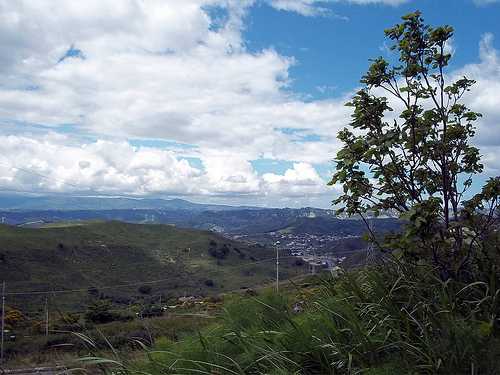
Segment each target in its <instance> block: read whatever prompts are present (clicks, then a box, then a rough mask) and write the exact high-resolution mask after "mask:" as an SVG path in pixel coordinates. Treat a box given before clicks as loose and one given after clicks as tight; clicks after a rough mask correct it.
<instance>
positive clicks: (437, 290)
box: [87, 263, 500, 375]
mask: <svg viewBox="0 0 500 375" xmlns="http://www.w3.org/2000/svg"><path fill="white" fill-rule="evenodd" d="M493 279H494V278H492V280H493ZM499 293H500V292H499V290H498V289H496V288H495V283H494V282H492V283H487V282H474V283H470V284H467V285H464V284H460V283H458V282H452V281H441V279H440V278H439V277H437V274H436V272H435V271H434V270H433V269H431V268H428V267H417V266H407V265H401V264H397V263H392V264H390V265H385V266H384V267H383V268H372V269H365V270H360V271H356V272H353V273H349V274H345V275H343V276H342V277H340V278H338V279H333V278H332V279H328V280H324V282H323V283H322V286H321V288H319V290H318V291H316V293H315V294H314V295H312V296H311V297H310V298H309V299H308V300H307V301H303V303H302V304H301V309H300V311H298V312H297V309H293V308H292V305H293V301H292V300H291V298H292V297H291V296H288V297H287V296H284V295H277V294H275V293H273V292H268V293H265V294H263V295H261V296H258V297H246V298H243V297H242V298H239V299H237V300H234V301H232V302H231V303H229V304H228V305H227V306H226V308H225V311H224V314H223V318H222V319H221V321H220V322H219V323H218V324H215V325H212V326H210V327H209V328H207V329H204V330H202V331H201V332H200V333H199V334H198V335H193V336H190V337H188V338H187V339H185V340H183V341H181V342H174V341H169V340H166V339H165V340H159V341H157V343H156V345H155V347H154V348H153V349H150V348H146V347H145V346H143V349H144V351H145V353H146V354H147V357H146V359H145V360H143V361H141V362H139V363H137V362H136V363H133V364H130V363H128V364H127V361H123V360H119V359H116V358H115V359H111V360H103V359H101V358H97V357H92V358H87V361H94V362H95V363H99V364H106V365H107V366H111V367H112V368H113V371H114V373H115V374H116V373H122V374H128V373H130V374H132V373H134V374H153V375H156V374H350V375H351V374H352V375H354V374H469V375H477V374H498V373H500V367H499V364H498V363H497V358H500V340H499V338H498V323H499V322H498V312H499V298H500V297H499ZM106 361H107V362H106ZM111 361H114V362H111Z"/></svg>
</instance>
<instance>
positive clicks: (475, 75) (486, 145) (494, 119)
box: [452, 33, 500, 174]
mask: <svg viewBox="0 0 500 375" xmlns="http://www.w3.org/2000/svg"><path fill="white" fill-rule="evenodd" d="M493 41H494V39H493V34H490V33H487V34H485V35H483V37H482V39H481V41H480V43H479V58H480V61H479V62H478V63H475V64H469V65H466V66H464V67H463V68H461V69H459V70H457V71H455V72H453V74H452V78H454V79H458V78H460V77H462V76H466V77H467V78H470V79H474V80H476V81H477V83H476V85H475V86H474V87H473V89H472V91H471V92H470V93H468V94H467V95H466V96H464V101H465V103H466V104H467V105H468V107H470V108H471V109H472V110H473V111H476V112H479V113H481V114H482V115H483V117H482V118H481V119H480V120H479V122H478V132H477V136H476V138H475V139H474V142H475V143H476V144H477V146H478V147H479V148H480V150H481V151H482V153H483V155H484V163H485V166H486V172H487V173H489V174H493V173H496V174H498V173H500V158H499V157H498V155H500V56H499V54H498V51H497V50H496V49H495V48H494V46H493Z"/></svg>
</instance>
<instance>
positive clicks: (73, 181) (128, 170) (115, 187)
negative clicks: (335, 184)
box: [0, 133, 326, 198]
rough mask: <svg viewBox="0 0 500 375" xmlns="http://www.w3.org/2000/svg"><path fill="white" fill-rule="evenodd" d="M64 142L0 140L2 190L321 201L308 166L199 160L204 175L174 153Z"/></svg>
mask: <svg viewBox="0 0 500 375" xmlns="http://www.w3.org/2000/svg"><path fill="white" fill-rule="evenodd" d="M68 141H69V140H68V138H67V137H66V136H61V135H56V134H53V133H52V134H48V135H46V136H44V137H42V138H33V137H30V138H27V137H22V136H0V176H1V177H0V189H1V190H12V191H37V192H72V193H87V194H96V193H97V194H132V195H140V196H142V195H151V194H154V195H172V196H220V195H229V196H273V197H278V196H279V197H282V198H286V197H298V196H304V195H318V194H321V193H325V192H326V189H325V184H324V181H323V180H322V179H321V178H320V176H319V175H318V174H317V172H316V171H315V169H314V168H313V167H312V166H311V165H310V164H308V163H295V164H294V165H293V168H292V169H289V170H287V171H285V173H284V174H283V175H278V174H271V173H267V174H264V175H263V176H259V175H257V173H256V172H255V171H254V169H253V168H252V165H251V164H250V163H249V162H248V161H247V160H245V159H243V158H238V157H235V156H234V155H231V154H225V153H218V154H215V153H214V154H213V155H207V156H204V157H203V159H202V163H203V168H196V167H194V166H192V165H191V164H190V163H189V161H188V160H186V159H185V158H182V157H180V156H178V155H177V154H176V153H174V152H173V151H168V150H159V149H155V148H149V147H133V146H131V145H130V144H128V143H127V142H113V141H102V140H101V141H96V142H90V143H81V144H71V143H72V142H68Z"/></svg>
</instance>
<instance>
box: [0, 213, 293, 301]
mask: <svg viewBox="0 0 500 375" xmlns="http://www.w3.org/2000/svg"><path fill="white" fill-rule="evenodd" d="M273 256H274V252H273V251H271V249H266V248H263V247H260V246H250V245H247V244H243V243H238V242H235V241H231V240H228V239H226V238H224V237H221V236H219V235H217V234H215V233H212V232H207V231H199V230H190V229H178V228H175V227H173V226H168V225H141V224H129V223H122V222H88V223H83V225H82V223H80V224H79V225H72V224H67V225H58V226H56V227H46V228H18V227H11V226H5V225H2V226H0V275H1V277H0V278H1V279H2V280H5V281H6V283H7V292H8V293H18V292H32V291H40V292H46V291H56V292H55V293H54V294H51V295H50V298H52V299H54V300H55V301H57V302H58V303H59V304H60V305H61V306H63V307H70V306H81V305H84V304H85V299H86V298H87V297H88V290H87V289H88V288H91V287H92V288H95V289H93V291H94V292H96V289H97V292H98V293H100V294H104V295H106V296H108V297H109V298H110V299H112V300H114V301H115V302H118V303H127V298H130V297H133V296H137V295H140V293H139V292H138V288H139V287H140V286H142V285H149V286H151V294H153V295H158V296H160V295H162V296H164V297H165V298H169V297H175V296H180V295H192V294H196V295H210V294H217V293H220V292H224V291H228V290H234V289H239V288H242V287H251V286H255V285H257V284H262V283H266V282H269V281H271V280H273V278H274V272H275V271H274V262H273V261H272V259H271V258H273ZM281 270H282V271H281V274H280V277H281V278H288V277H292V276H295V275H297V274H300V273H301V272H302V269H301V268H300V267H297V266H295V265H294V259H290V258H286V259H283V261H282V268H281ZM74 289H79V290H80V292H65V291H69V290H74ZM7 297H8V298H7V299H8V304H10V305H14V306H23V307H26V305H39V302H40V299H41V298H45V297H44V295H43V294H36V293H35V294H21V295H19V294H8V296H7Z"/></svg>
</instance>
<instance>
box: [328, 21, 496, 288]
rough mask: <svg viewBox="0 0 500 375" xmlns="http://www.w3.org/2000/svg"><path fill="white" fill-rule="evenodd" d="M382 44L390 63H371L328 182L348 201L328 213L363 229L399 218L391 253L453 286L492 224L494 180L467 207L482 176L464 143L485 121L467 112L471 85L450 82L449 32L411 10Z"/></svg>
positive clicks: (341, 136)
mask: <svg viewBox="0 0 500 375" xmlns="http://www.w3.org/2000/svg"><path fill="white" fill-rule="evenodd" d="M385 35H386V37H387V38H389V39H390V40H391V41H392V43H393V45H392V47H391V50H392V51H394V52H393V54H394V56H396V57H395V58H394V59H393V61H388V60H386V59H384V58H383V57H379V58H377V59H375V60H372V64H371V66H370V67H369V70H368V72H367V73H366V74H365V75H364V76H363V77H362V79H361V83H362V84H363V85H364V87H363V88H362V89H361V90H359V91H358V92H357V93H356V94H355V95H354V97H353V98H352V100H351V101H350V102H349V103H347V105H348V106H351V107H352V108H353V114H352V121H351V123H350V127H349V128H345V129H343V130H342V131H340V132H339V134H338V138H339V139H340V140H341V141H342V143H343V147H342V149H341V150H340V151H339V152H338V154H337V157H336V163H337V165H336V172H335V174H334V176H333V178H332V181H331V182H330V184H337V183H340V184H342V185H343V189H344V193H343V194H342V195H341V196H340V197H338V198H337V199H336V200H335V201H334V204H336V205H340V206H341V208H340V209H339V212H345V213H347V214H349V215H361V217H362V218H363V219H364V220H365V216H364V214H366V213H367V212H373V213H375V215H377V214H379V213H380V212H387V211H389V212H395V213H397V214H398V215H399V216H400V217H402V218H404V219H406V220H407V222H408V225H407V226H406V230H405V232H404V233H403V234H401V235H399V236H397V241H396V242H394V241H393V242H392V243H391V248H392V249H394V248H399V249H401V250H402V253H403V254H404V255H406V256H407V258H408V257H409V258H410V259H416V260H421V259H422V258H427V257H429V258H430V259H431V260H432V262H433V263H434V265H436V266H438V267H439V268H440V271H441V272H442V276H443V277H446V278H447V277H456V276H457V275H458V274H460V273H461V272H464V271H465V270H466V269H467V268H470V266H471V259H472V258H473V255H474V253H475V252H478V251H479V250H481V247H482V246H483V244H484V236H486V235H487V233H491V232H490V231H489V229H490V228H492V226H494V225H495V222H496V220H497V218H498V196H499V190H500V178H499V177H495V178H491V179H490V180H489V181H488V182H487V183H486V185H485V187H484V188H483V190H482V191H481V193H479V194H477V195H475V196H474V197H473V198H472V199H470V200H468V201H466V200H465V198H466V197H468V193H470V192H469V190H470V188H471V186H472V181H473V180H472V178H473V176H474V175H475V174H477V173H481V172H482V171H483V165H482V164H481V162H480V153H479V150H478V149H477V148H476V147H474V146H473V145H471V143H470V140H471V138H472V137H473V136H474V134H475V126H474V123H475V122H476V121H477V120H478V119H479V118H480V117H481V115H480V114H479V113H477V112H474V111H472V110H470V109H469V108H467V106H466V105H465V104H464V103H463V98H464V94H466V93H467V92H468V91H470V90H471V88H472V87H473V85H474V83H475V81H473V80H471V79H468V78H466V77H461V78H458V79H456V80H451V77H449V76H448V75H447V74H446V70H447V67H448V64H449V62H450V59H451V58H452V55H451V53H450V52H449V51H448V48H447V46H448V43H449V41H450V38H451V37H452V36H453V28H452V27H451V26H441V27H435V28H434V27H431V26H428V25H426V24H425V23H424V20H423V18H422V16H421V14H420V12H418V11H417V12H415V13H410V14H408V15H406V16H404V17H402V23H401V24H398V25H396V26H394V27H392V28H390V29H387V30H385ZM391 60H392V59H391ZM365 222H366V220H365ZM371 235H372V239H373V240H374V241H376V238H375V236H374V235H373V233H372V234H371ZM377 244H378V246H379V247H381V248H384V244H380V243H378V242H377ZM483 250H484V249H483Z"/></svg>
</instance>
